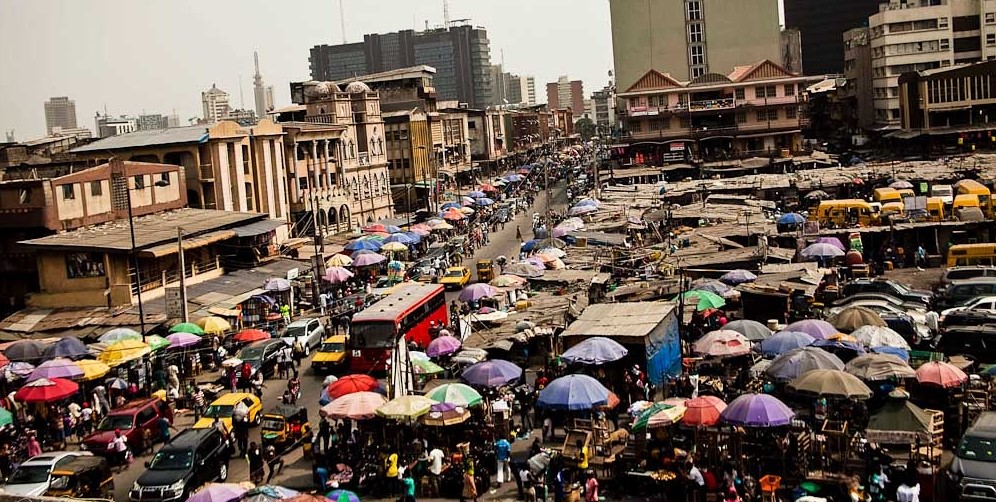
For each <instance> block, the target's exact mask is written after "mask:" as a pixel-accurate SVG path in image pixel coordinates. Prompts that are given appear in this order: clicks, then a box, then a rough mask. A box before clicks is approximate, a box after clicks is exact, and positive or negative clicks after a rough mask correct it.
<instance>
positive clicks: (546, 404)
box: [536, 374, 609, 410]
mask: <svg viewBox="0 0 996 502" xmlns="http://www.w3.org/2000/svg"><path fill="white" fill-rule="evenodd" d="M608 402H609V389H606V388H605V386H604V385H602V384H601V383H600V382H599V381H598V380H595V379H594V378H592V377H590V376H588V375H581V374H573V375H567V376H562V377H560V378H558V379H556V380H554V381H552V382H550V384H549V385H547V386H546V388H544V389H543V390H541V391H540V393H539V398H538V399H537V400H536V406H538V407H540V408H547V409H551V410H590V409H592V408H594V407H596V406H602V405H605V404H608Z"/></svg>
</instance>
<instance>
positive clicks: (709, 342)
mask: <svg viewBox="0 0 996 502" xmlns="http://www.w3.org/2000/svg"><path fill="white" fill-rule="evenodd" d="M692 349H693V350H694V351H695V353H697V354H701V355H704V356H709V357H734V356H743V355H746V354H749V353H750V341H749V340H747V337H745V336H744V335H741V334H740V333H738V332H736V331H732V330H717V331H712V332H710V333H708V334H706V335H705V336H703V337H702V338H700V339H699V340H698V341H697V342H695V343H694V344H692Z"/></svg>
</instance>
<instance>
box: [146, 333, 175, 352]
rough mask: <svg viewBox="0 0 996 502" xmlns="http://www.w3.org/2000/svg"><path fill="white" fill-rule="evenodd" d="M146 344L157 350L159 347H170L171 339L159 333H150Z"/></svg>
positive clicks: (153, 350)
mask: <svg viewBox="0 0 996 502" xmlns="http://www.w3.org/2000/svg"><path fill="white" fill-rule="evenodd" d="M145 344H146V345H148V346H149V349H151V350H152V352H155V351H157V350H159V349H163V348H166V347H169V340H167V339H165V338H163V337H161V336H159V335H149V336H146V337H145Z"/></svg>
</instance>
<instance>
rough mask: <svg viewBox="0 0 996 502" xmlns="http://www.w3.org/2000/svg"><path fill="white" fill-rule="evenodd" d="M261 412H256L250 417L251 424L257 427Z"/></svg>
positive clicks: (260, 419) (261, 419)
mask: <svg viewBox="0 0 996 502" xmlns="http://www.w3.org/2000/svg"><path fill="white" fill-rule="evenodd" d="M261 415H262V413H256V416H255V417H253V418H252V425H253V426H254V427H258V426H259V424H260V422H262V421H263V417H262V416H261Z"/></svg>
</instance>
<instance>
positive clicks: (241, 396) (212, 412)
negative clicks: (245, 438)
mask: <svg viewBox="0 0 996 502" xmlns="http://www.w3.org/2000/svg"><path fill="white" fill-rule="evenodd" d="M239 403H242V404H244V405H245V407H246V408H247V409H248V410H249V423H251V424H252V425H259V421H260V419H261V418H262V416H263V403H261V402H260V401H259V398H258V397H256V396H255V395H253V394H249V393H246V392H230V393H228V394H223V395H221V396H219V397H218V398H217V399H215V400H214V401H213V402H211V404H209V405H208V407H207V409H206V410H204V414H203V415H201V418H200V420H198V421H197V422H196V423H195V424H194V429H207V428H208V427H211V425H212V424H214V419H215V417H217V418H218V419H219V420H221V423H222V424H224V425H225V430H226V431H231V430H232V414H233V413H234V412H235V407H236V406H237V405H238V404H239Z"/></svg>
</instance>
